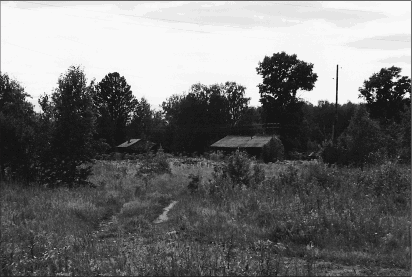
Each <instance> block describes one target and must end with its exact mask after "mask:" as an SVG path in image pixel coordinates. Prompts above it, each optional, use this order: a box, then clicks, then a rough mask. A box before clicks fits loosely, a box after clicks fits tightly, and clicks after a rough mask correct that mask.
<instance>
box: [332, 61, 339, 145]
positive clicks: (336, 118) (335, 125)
mask: <svg viewBox="0 0 412 277" xmlns="http://www.w3.org/2000/svg"><path fill="white" fill-rule="evenodd" d="M338 78H339V65H338V64H337V65H336V101H335V121H334V123H333V128H332V142H333V143H334V144H335V143H336V136H335V129H336V127H337V124H338V80H339V79H338Z"/></svg>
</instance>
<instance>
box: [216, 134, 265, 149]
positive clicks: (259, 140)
mask: <svg viewBox="0 0 412 277" xmlns="http://www.w3.org/2000/svg"><path fill="white" fill-rule="evenodd" d="M272 138H273V136H253V137H250V136H226V137H224V138H222V139H221V140H219V141H217V142H215V143H213V144H212V145H211V147H219V148H260V147H263V146H264V145H265V144H267V143H268V142H269V141H270V140H271V139H272Z"/></svg>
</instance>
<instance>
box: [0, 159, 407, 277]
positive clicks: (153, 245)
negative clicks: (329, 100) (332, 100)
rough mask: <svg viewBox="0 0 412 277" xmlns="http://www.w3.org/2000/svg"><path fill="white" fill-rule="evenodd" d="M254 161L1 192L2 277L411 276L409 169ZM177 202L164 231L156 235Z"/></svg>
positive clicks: (108, 165) (135, 168)
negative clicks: (227, 167) (83, 185)
mask: <svg viewBox="0 0 412 277" xmlns="http://www.w3.org/2000/svg"><path fill="white" fill-rule="evenodd" d="M245 159H246V158H245ZM229 161H230V159H229ZM249 162H250V163H249V164H248V161H247V160H242V161H239V160H238V161H237V164H238V165H242V166H239V167H238V169H240V170H237V171H236V170H232V171H231V172H230V174H232V175H233V174H236V172H240V173H241V174H250V176H243V177H242V178H233V177H231V175H230V174H228V175H225V173H224V172H223V171H219V169H217V170H215V171H214V169H213V168H208V167H194V166H193V167H190V168H183V167H180V166H172V167H171V170H170V173H167V172H165V173H156V174H151V175H150V174H149V175H145V176H146V177H145V176H142V175H141V174H138V172H139V168H140V167H139V162H137V161H133V162H129V163H125V162H103V161H99V162H97V163H96V164H95V165H94V167H93V171H94V175H93V176H91V177H90V181H91V182H92V183H94V184H95V185H96V188H75V189H65V188H60V189H53V190H50V189H44V188H39V187H22V186H20V185H19V184H4V183H3V184H1V196H0V197H1V231H2V232H1V246H0V248H1V256H0V257H1V273H2V275H325V274H328V272H329V273H330V274H332V272H333V274H338V275H339V274H352V275H353V274H368V275H371V274H377V275H379V274H383V275H391V274H392V275H399V274H401V275H405V274H406V275H407V274H408V271H410V259H411V257H410V248H409V246H410V227H411V226H410V197H409V196H410V181H411V180H410V169H409V168H408V167H406V166H400V165H397V164H391V163H386V164H384V165H382V166H376V167H371V168H368V169H366V170H364V171H361V170H357V169H354V168H335V167H328V166H326V165H324V164H322V163H316V162H304V163H300V164H289V165H287V164H284V163H277V164H266V165H259V166H258V167H254V166H253V164H254V162H253V163H252V162H251V161H249ZM163 165H164V166H166V165H165V164H164V163H163ZM244 165H248V166H250V167H249V169H248V170H246V169H245V168H246V167H244ZM235 169H236V168H235ZM262 170H263V172H262ZM262 173H264V175H265V176H266V178H265V179H263V178H261V176H262ZM147 176H148V177H147ZM189 176H190V177H189ZM145 178H146V179H145ZM239 180H241V181H245V180H249V181H248V182H249V183H248V184H253V185H249V186H246V185H239V184H237V183H235V182H237V181H239ZM194 183H196V184H195V185H193V184H194ZM190 184H191V185H190ZM193 186H195V187H196V189H193ZM172 200H177V201H178V203H177V204H176V205H175V206H174V208H173V209H172V210H171V211H170V212H169V215H168V217H169V220H168V221H167V222H164V223H160V224H154V223H153V221H154V220H155V219H156V217H157V216H158V215H159V214H160V213H161V212H162V210H163V208H164V207H165V206H167V205H168V204H169V203H170V202H171V201H172ZM321 261H322V262H321ZM325 263H329V264H328V266H326V268H325ZM334 264H338V265H340V266H341V267H345V265H346V267H347V266H351V268H352V267H353V268H354V269H355V268H356V269H357V271H353V272H352V271H349V273H348V272H347V271H339V270H336V266H335V267H333V265H334ZM327 267H329V269H328V268H327ZM366 269H367V270H368V271H366ZM362 270H363V271H362ZM345 272H346V273H345Z"/></svg>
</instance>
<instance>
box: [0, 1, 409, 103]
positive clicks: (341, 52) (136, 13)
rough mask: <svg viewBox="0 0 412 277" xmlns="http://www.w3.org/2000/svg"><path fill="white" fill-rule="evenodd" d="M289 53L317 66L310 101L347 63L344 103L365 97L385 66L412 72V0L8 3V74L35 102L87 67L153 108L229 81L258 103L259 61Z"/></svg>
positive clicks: (328, 92) (4, 42)
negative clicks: (366, 84)
mask: <svg viewBox="0 0 412 277" xmlns="http://www.w3.org/2000/svg"><path fill="white" fill-rule="evenodd" d="M282 51H285V52H286V53H287V54H296V55H297V57H298V59H300V60H303V61H305V62H308V63H313V64H314V72H316V73H317V74H318V81H317V82H316V84H315V88H314V89H313V90H312V91H310V92H301V93H298V95H300V97H302V98H303V99H305V100H307V101H309V102H311V103H313V104H316V103H317V101H318V100H329V101H330V102H334V101H335V79H334V78H335V75H336V65H337V64H339V67H340V68H339V103H342V104H343V103H346V102H347V101H352V102H359V101H360V100H359V99H358V94H359V92H358V88H359V87H360V86H362V84H363V81H364V80H365V79H368V78H369V77H370V76H371V75H372V74H373V73H375V72H378V71H379V70H380V69H381V68H383V67H390V66H392V65H395V66H398V67H401V68H402V74H403V75H407V76H409V77H410V76H411V3H410V2H409V1H402V2H396V1H376V2H372V1H368V2H357V1H350V2H335V1H331V2H312V1H308V2H305V1H301V2H295V1H293V2H286V1H282V2H261V1H259V2H243V1H241V2H140V1H139V2H132V1H127V2H107V1H101V2H99V1H93V2H84V1H81V2H55V1H50V2H25V1H18V2H12V1H1V71H2V72H5V73H8V74H9V75H10V76H11V77H13V78H14V79H17V80H18V81H19V82H20V83H21V84H22V85H23V87H25V90H26V92H27V93H29V94H30V95H31V96H32V97H33V99H32V102H33V103H35V104H37V100H38V97H39V96H40V95H42V94H43V93H44V92H46V93H48V94H49V93H51V92H52V90H53V88H55V87H56V86H57V80H58V78H59V76H60V74H62V73H64V72H65V71H66V70H67V69H68V68H69V66H70V65H82V66H83V67H84V71H85V74H86V77H87V78H88V80H89V81H90V80H91V79H93V78H96V81H101V80H102V78H103V77H104V76H105V75H106V74H108V73H111V72H119V74H121V75H123V76H124V77H125V78H126V80H127V82H128V83H129V84H130V85H131V87H132V91H133V94H134V95H135V96H136V97H137V98H139V99H140V98H141V97H145V98H146V99H147V100H148V101H149V103H150V104H151V105H152V107H153V108H158V107H159V105H160V104H161V103H162V102H163V101H165V100H166V99H167V98H168V97H169V96H171V95H172V94H181V93H183V92H185V91H188V89H189V88H190V86H191V85H192V84H195V83H198V82H200V83H202V84H205V85H210V84H215V83H223V82H226V81H235V82H237V83H239V84H241V85H243V86H245V87H246V96H247V97H250V98H251V102H250V104H251V105H252V106H258V105H259V90H258V88H257V85H258V84H259V83H260V82H261V81H262V79H261V76H259V75H257V73H256V67H257V66H258V63H259V61H262V60H263V58H264V57H265V56H272V55H273V54H274V53H278V52H282ZM37 107H38V105H37Z"/></svg>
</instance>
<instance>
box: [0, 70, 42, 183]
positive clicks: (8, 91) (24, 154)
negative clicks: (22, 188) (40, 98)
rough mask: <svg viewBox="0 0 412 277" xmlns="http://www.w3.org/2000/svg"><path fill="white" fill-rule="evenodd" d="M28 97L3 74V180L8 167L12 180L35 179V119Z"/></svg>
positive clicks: (0, 129)
mask: <svg viewBox="0 0 412 277" xmlns="http://www.w3.org/2000/svg"><path fill="white" fill-rule="evenodd" d="M28 97H30V96H29V94H27V93H26V92H25V91H24V88H23V87H22V86H21V85H20V83H19V82H17V81H16V80H13V79H10V77H9V76H8V75H7V73H4V74H3V73H1V72H0V180H1V179H2V177H3V176H4V171H5V168H6V167H8V168H9V169H10V170H11V173H12V174H13V175H14V176H13V177H17V176H19V177H20V178H21V179H24V180H26V181H27V180H32V179H33V178H34V174H35V172H34V167H33V165H34V160H33V159H34V146H35V142H34V137H35V124H36V117H35V113H34V110H33V105H32V104H31V103H30V102H29V101H27V98H28Z"/></svg>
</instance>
